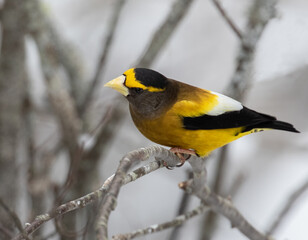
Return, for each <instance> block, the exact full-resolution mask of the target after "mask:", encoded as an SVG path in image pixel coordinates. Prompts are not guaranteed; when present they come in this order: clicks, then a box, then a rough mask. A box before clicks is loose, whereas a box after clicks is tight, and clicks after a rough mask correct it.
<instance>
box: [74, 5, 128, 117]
mask: <svg viewBox="0 0 308 240" xmlns="http://www.w3.org/2000/svg"><path fill="white" fill-rule="evenodd" d="M124 3H125V1H124V0H117V1H116V2H115V6H114V10H113V13H112V16H111V20H110V23H109V26H108V32H107V37H106V39H105V41H104V44H103V47H102V50H101V54H100V57H99V61H98V64H97V66H96V68H95V71H94V76H93V79H92V80H91V81H90V86H89V88H88V90H87V92H86V94H85V98H84V100H83V102H82V105H81V109H80V111H81V113H82V114H83V113H84V111H85V110H86V108H87V106H89V103H90V102H91V99H92V97H93V93H94V90H95V89H96V87H97V85H98V83H99V80H100V78H101V76H102V74H103V72H104V70H105V66H106V62H107V57H108V53H109V52H110V48H111V45H112V42H113V38H114V34H115V30H116V27H117V25H118V21H119V18H120V13H121V10H122V8H123V5H124Z"/></svg>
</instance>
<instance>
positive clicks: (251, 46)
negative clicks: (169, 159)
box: [201, 0, 276, 240]
mask: <svg viewBox="0 0 308 240" xmlns="http://www.w3.org/2000/svg"><path fill="white" fill-rule="evenodd" d="M213 3H214V5H215V6H216V7H217V9H218V10H219V11H220V13H221V14H222V17H223V18H224V19H225V20H226V21H227V22H228V24H229V26H230V27H231V29H232V30H233V31H234V32H235V34H236V35H237V36H238V37H239V39H240V40H241V41H240V49H239V52H238V55H237V61H236V68H235V72H234V74H233V76H232V78H231V81H230V83H229V85H228V86H227V88H226V91H225V92H226V95H227V96H230V97H232V98H234V99H237V100H238V101H243V100H244V97H245V95H246V94H247V93H248V89H249V87H250V86H251V83H252V81H253V78H252V76H251V69H252V65H253V60H254V56H255V50H256V47H257V44H258V42H259V39H260V37H261V35H262V33H263V31H264V29H265V27H266V25H267V23H268V22H269V21H270V20H271V19H272V18H273V17H275V13H276V12H275V4H276V1H275V0H255V1H254V2H253V4H252V5H251V7H250V11H249V15H248V21H247V24H246V27H245V30H244V31H240V30H239V29H238V28H237V27H236V24H235V23H233V22H232V20H231V19H230V18H229V17H228V15H227V14H226V12H225V11H224V10H223V8H222V7H221V5H220V4H219V2H218V1H217V0H213ZM228 147H229V146H224V147H223V148H222V149H221V150H220V155H219V158H218V159H217V161H216V172H215V175H214V183H213V191H214V192H215V193H218V194H221V188H222V186H224V184H225V182H224V176H225V169H227V153H228ZM215 222H216V216H215V213H213V212H211V211H210V212H209V213H208V214H207V215H206V217H205V219H204V224H203V227H202V228H201V229H202V230H201V232H202V237H201V239H203V240H207V239H210V238H211V235H212V234H213V231H214V229H216V228H215Z"/></svg>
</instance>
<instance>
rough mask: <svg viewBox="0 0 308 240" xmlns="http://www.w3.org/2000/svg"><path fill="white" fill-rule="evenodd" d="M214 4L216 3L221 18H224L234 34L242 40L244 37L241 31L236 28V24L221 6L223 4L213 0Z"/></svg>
mask: <svg viewBox="0 0 308 240" xmlns="http://www.w3.org/2000/svg"><path fill="white" fill-rule="evenodd" d="M212 2H213V3H214V5H215V6H216V8H217V9H218V11H219V12H220V14H221V16H222V17H223V19H224V20H225V21H226V22H227V23H228V25H229V26H230V28H231V29H232V30H233V32H234V33H235V35H236V36H237V37H238V38H239V39H240V40H242V39H243V36H242V33H241V30H240V29H239V28H238V27H237V26H236V24H235V23H234V22H233V21H232V20H231V18H230V17H229V15H228V14H227V13H226V11H225V10H224V8H223V7H222V6H221V3H220V2H219V1H218V0H212Z"/></svg>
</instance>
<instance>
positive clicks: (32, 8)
mask: <svg viewBox="0 0 308 240" xmlns="http://www.w3.org/2000/svg"><path fill="white" fill-rule="evenodd" d="M25 10H26V15H27V17H28V19H27V20H28V25H27V28H28V29H27V30H28V32H29V33H30V34H31V36H32V37H33V38H34V39H35V41H36V44H37V45H38V48H39V51H40V54H41V56H42V58H44V57H45V54H47V55H48V56H47V57H49V60H51V59H50V58H51V57H52V62H50V64H51V66H53V67H55V66H56V67H61V66H63V67H64V68H65V70H66V73H67V76H68V80H69V83H70V87H71V92H70V94H71V95H72V97H73V100H74V106H75V107H76V108H77V106H79V104H80V101H81V100H82V99H80V98H81V97H82V96H83V89H84V87H83V72H82V69H83V68H82V62H81V60H80V58H79V57H78V54H77V53H76V51H75V49H74V48H73V46H72V44H71V43H66V42H65V41H64V40H63V39H61V37H60V36H59V34H58V33H57V31H56V29H55V28H54V26H53V25H52V23H51V21H50V20H49V18H48V16H46V14H45V12H44V10H43V8H42V6H41V3H40V2H39V1H38V0H30V1H27V8H26V9H25ZM44 52H46V53H45V54H44ZM44 64H45V63H44V62H43V65H44ZM43 68H45V69H44V70H43V71H44V73H45V75H47V74H46V71H47V69H46V67H44V66H43ZM49 70H51V71H52V70H55V69H49ZM49 75H50V74H49Z"/></svg>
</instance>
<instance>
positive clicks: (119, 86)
mask: <svg viewBox="0 0 308 240" xmlns="http://www.w3.org/2000/svg"><path fill="white" fill-rule="evenodd" d="M124 82H125V76H124V75H121V76H120V77H117V78H115V79H113V80H111V81H109V82H107V83H106V84H105V85H104V87H110V88H112V89H114V90H117V91H118V92H119V93H121V94H123V95H124V96H125V97H126V96H127V95H128V88H127V87H125V85H124Z"/></svg>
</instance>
